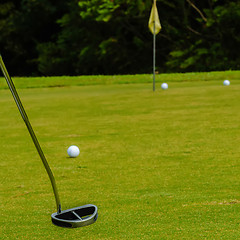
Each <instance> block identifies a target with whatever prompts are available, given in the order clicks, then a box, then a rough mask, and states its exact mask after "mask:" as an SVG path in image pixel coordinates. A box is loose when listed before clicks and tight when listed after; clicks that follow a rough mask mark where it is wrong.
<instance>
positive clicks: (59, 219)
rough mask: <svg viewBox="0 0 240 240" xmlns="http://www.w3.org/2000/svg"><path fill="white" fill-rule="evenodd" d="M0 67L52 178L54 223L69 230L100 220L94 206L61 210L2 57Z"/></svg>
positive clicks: (32, 133)
mask: <svg viewBox="0 0 240 240" xmlns="http://www.w3.org/2000/svg"><path fill="white" fill-rule="evenodd" d="M0 67H1V69H2V72H3V75H4V77H5V79H6V81H7V84H8V87H9V89H10V91H11V93H12V95H13V98H14V100H15V102H16V104H17V107H18V110H19V112H20V114H21V116H22V118H23V121H24V122H25V124H26V126H27V129H28V131H29V133H30V136H31V138H32V141H33V143H34V145H35V147H36V149H37V151H38V154H39V156H40V158H41V160H42V163H43V165H44V167H45V169H46V171H47V174H48V176H49V178H50V181H51V184H52V188H53V192H54V196H55V200H56V205H57V212H56V213H53V214H52V215H51V217H52V223H53V224H55V225H57V226H60V227H67V228H77V227H83V226H87V225H90V224H92V223H94V222H95V221H96V220H97V218H98V209H97V207H96V206H95V205H93V204H87V205H84V206H80V207H76V208H71V209H68V210H64V211H62V210H61V203H60V198H59V195H58V190H57V186H56V182H55V179H54V176H53V173H52V171H51V169H50V167H49V165H48V162H47V160H46V158H45V155H44V153H43V151H42V148H41V146H40V144H39V142H38V140H37V137H36V135H35V133H34V131H33V129H32V126H31V124H30V122H29V120H28V117H27V114H26V112H25V110H24V108H23V105H22V102H21V100H20V98H19V96H18V93H17V91H16V88H15V86H14V84H13V81H12V79H11V77H10V76H9V74H8V72H7V69H6V67H5V65H4V62H3V59H2V56H1V55H0Z"/></svg>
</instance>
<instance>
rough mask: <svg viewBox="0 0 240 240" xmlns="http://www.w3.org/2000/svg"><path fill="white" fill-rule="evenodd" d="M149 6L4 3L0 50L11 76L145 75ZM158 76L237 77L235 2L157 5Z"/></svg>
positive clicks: (106, 1)
mask: <svg viewBox="0 0 240 240" xmlns="http://www.w3.org/2000/svg"><path fill="white" fill-rule="evenodd" d="M151 5H152V1H151V0H148V1H143V0H137V1H131V0H91V1H88V0H81V1H79V0H71V1H64V0H59V1H57V0H50V1H47V0H38V1H34V0H21V1H19V0H18V1H17V0H15V1H14V0H3V1H1V3H0V33H1V34H0V50H1V52H2V54H3V55H4V57H5V59H6V62H7V63H8V64H7V65H9V71H11V73H12V74H14V75H39V74H41V75H82V74H126V73H128V74H134V73H150V72H151V71H152V34H151V33H150V32H149V30H148V19H149V14H150V10H151ZM157 6H158V11H159V16H160V21H161V24H162V31H161V32H160V33H159V34H158V35H157V55H156V58H157V59H156V60H157V66H156V68H157V70H158V71H159V72H186V71H211V70H228V69H239V62H240V59H239V54H238V53H239V52H240V49H239V48H240V47H239V46H240V36H239V29H240V26H239V25H240V2H239V1H228V0H203V1H194V0H173V1H167V0H159V1H157Z"/></svg>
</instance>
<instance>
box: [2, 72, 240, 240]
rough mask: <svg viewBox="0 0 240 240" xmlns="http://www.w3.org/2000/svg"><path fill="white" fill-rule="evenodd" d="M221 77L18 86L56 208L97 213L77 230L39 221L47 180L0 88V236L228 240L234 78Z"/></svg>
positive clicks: (234, 207)
mask: <svg viewBox="0 0 240 240" xmlns="http://www.w3.org/2000/svg"><path fill="white" fill-rule="evenodd" d="M149 76H150V75H149ZM138 77H139V78H140V77H141V75H139V76H138ZM149 79H151V77H150V78H149ZM0 80H1V84H2V83H3V81H4V80H3V79H0ZM223 80H224V79H222V80H212V81H211V80H208V81H202V80H201V79H198V80H196V81H171V80H169V81H168V86H169V89H168V90H165V91H163V90H161V89H160V82H157V84H156V92H152V85H151V82H149V83H144V82H139V83H135V84H132V83H128V84H124V83H121V84H118V83H114V84H113V83H109V84H105V85H87V84H86V85H84V86H66V85H65V84H63V85H62V86H61V84H59V86H61V87H44V88H37V87H34V88H24V87H22V88H20V89H19V90H18V92H19V95H20V98H21V99H22V102H23V105H24V107H25V110H26V112H27V114H28V116H29V119H30V122H31V124H32V126H33V129H34V131H35V133H36V135H37V137H38V140H39V142H40V144H41V146H42V149H43V151H44V153H45V155H46V158H47V160H48V162H49V165H50V167H51V169H52V171H53V174H54V176H55V178H56V183H57V186H58V189H59V194H60V198H61V202H62V208H63V210H64V209H68V208H73V207H76V206H80V205H84V204H88V203H91V204H95V205H96V206H97V207H98V212H99V218H98V220H97V221H96V223H95V224H93V225H90V226H87V227H84V228H78V229H65V228H59V227H56V226H54V225H53V224H52V223H51V214H52V213H53V212H56V209H55V200H54V196H53V193H52V189H51V185H50V182H49V179H48V176H47V174H46V172H45V169H44V167H43V166H42V163H41V160H40V158H39V156H38V154H37V152H36V149H35V148H34V145H33V143H32V141H31V138H30V136H29V134H28V132H27V129H26V127H25V125H24V122H23V121H22V119H21V116H20V114H19V112H18V110H17V107H16V105H15V103H14V101H13V99H12V96H11V93H10V91H9V90H8V89H5V88H2V89H1V90H0V106H1V108H0V146H1V151H0V159H1V161H0V167H1V170H0V178H1V181H0V189H1V190H0V191H1V194H0V202H1V207H0V208H1V209H0V214H1V235H0V239H93V240H99V239H103V240H107V239H113V240H115V239H144V240H145V239H156V240H157V239H226V240H227V239H239V238H240V232H239V223H240V217H239V212H240V177H239V175H240V161H239V160H240V159H239V156H240V144H239V142H240V122H239V119H240V94H239V92H240V74H239V72H238V76H237V77H235V79H234V80H231V79H230V81H231V85H230V86H223ZM139 81H141V80H139ZM20 85H21V84H20ZM16 86H17V84H16ZM70 145H77V146H78V147H79V148H80V151H81V152H80V155H79V156H78V157H77V158H73V159H72V158H68V156H67V148H68V147H69V146H70Z"/></svg>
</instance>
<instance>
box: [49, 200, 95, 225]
mask: <svg viewBox="0 0 240 240" xmlns="http://www.w3.org/2000/svg"><path fill="white" fill-rule="evenodd" d="M97 210H98V209H97V207H96V206H95V205H92V204H87V205H84V206H80V207H76V208H71V209H68V210H64V211H62V212H61V213H53V214H52V223H53V224H55V225H57V226H59V227H66V228H77V227H84V226H87V225H90V224H92V223H94V222H96V220H97V217H98V211H97Z"/></svg>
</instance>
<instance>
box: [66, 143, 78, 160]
mask: <svg viewBox="0 0 240 240" xmlns="http://www.w3.org/2000/svg"><path fill="white" fill-rule="evenodd" d="M67 153H68V156H69V157H72V158H75V157H77V156H78V155H79V153H80V150H79V148H78V147H77V146H74V145H72V146H70V147H69V148H68V150H67Z"/></svg>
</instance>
